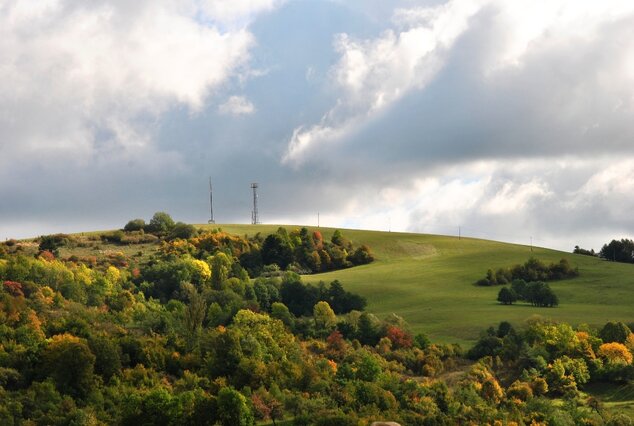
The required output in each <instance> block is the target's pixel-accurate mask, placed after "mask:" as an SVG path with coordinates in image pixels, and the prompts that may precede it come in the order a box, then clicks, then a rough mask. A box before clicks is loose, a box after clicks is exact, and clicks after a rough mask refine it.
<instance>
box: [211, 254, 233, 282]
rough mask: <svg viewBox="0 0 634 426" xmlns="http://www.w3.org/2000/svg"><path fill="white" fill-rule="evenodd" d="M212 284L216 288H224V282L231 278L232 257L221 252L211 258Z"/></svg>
mask: <svg viewBox="0 0 634 426" xmlns="http://www.w3.org/2000/svg"><path fill="white" fill-rule="evenodd" d="M210 263H211V286H212V287H213V288H214V289H216V290H222V288H223V284H224V282H225V281H226V280H227V278H229V271H231V263H232V262H231V259H230V258H229V256H227V255H226V254H224V253H222V252H219V253H216V255H215V256H213V257H212V258H211V262H210Z"/></svg>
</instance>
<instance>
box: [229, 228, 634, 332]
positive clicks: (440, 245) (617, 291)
mask: <svg viewBox="0 0 634 426" xmlns="http://www.w3.org/2000/svg"><path fill="white" fill-rule="evenodd" d="M221 226H222V229H223V230H226V231H228V232H232V233H237V234H253V233H256V232H262V233H263V234H264V233H269V232H273V231H275V229H277V225H257V226H253V225H221ZM288 228H290V227H288ZM314 229H316V228H314ZM320 231H321V232H322V233H323V234H324V237H325V238H327V237H329V236H330V234H331V233H332V231H333V230H332V229H328V228H320ZM344 235H345V236H346V237H347V238H349V239H351V240H352V241H353V242H354V243H355V244H356V243H359V244H367V245H369V246H370V247H371V248H372V250H373V251H374V253H375V255H376V257H377V260H376V261H375V262H374V263H372V264H370V265H365V266H359V267H355V268H351V269H347V270H343V271H336V272H329V273H325V274H318V275H313V276H307V277H304V280H305V281H307V282H318V281H320V280H323V281H326V282H330V281H332V280H334V279H339V280H340V281H341V282H342V283H343V284H344V287H345V288H346V289H348V290H350V291H354V292H357V293H360V294H362V295H363V296H365V297H366V298H367V299H368V310H369V311H371V312H373V313H376V314H378V315H379V316H382V315H386V314H389V313H391V312H394V313H397V314H399V315H401V316H403V317H404V318H405V319H406V320H407V321H408V322H409V323H410V324H411V325H412V327H413V329H414V330H415V331H417V332H418V331H423V332H425V333H427V334H428V335H429V336H430V337H431V338H432V339H433V340H437V341H445V342H459V343H463V344H469V343H470V342H472V341H473V340H474V339H476V338H477V336H478V333H479V332H480V331H482V330H483V329H485V328H486V327H488V326H490V325H495V324H497V323H498V322H500V321H503V320H508V321H511V322H513V323H516V324H519V323H521V322H522V321H524V320H525V319H527V318H529V317H530V316H532V315H541V316H545V317H549V318H553V319H556V320H562V321H567V322H570V323H572V324H579V323H588V324H591V325H602V324H604V323H605V322H606V321H608V320H621V321H632V320H634V317H633V314H634V311H633V310H632V306H634V265H628V264H619V263H612V262H604V261H602V260H599V259H597V258H592V257H588V256H581V255H573V254H571V253H565V252H560V251H555V250H548V249H543V248H534V249H533V252H531V250H530V247H528V246H522V245H516V244H506V243H499V242H494V241H486V240H478V239H472V238H462V239H461V240H458V238H456V237H445V236H437V235H421V234H408V233H396V232H391V233H388V232H376V231H357V230H345V231H344ZM531 255H532V256H535V257H536V258H538V259H540V260H543V261H546V262H550V261H559V260H560V259H561V258H562V257H566V258H568V259H569V260H570V262H571V263H572V264H573V265H575V266H578V267H579V271H580V276H579V277H578V278H575V279H572V280H564V281H556V282H552V283H551V287H552V288H553V289H554V291H555V292H556V293H557V295H558V296H559V299H560V303H561V304H560V306H559V307H557V308H535V307H531V306H526V305H513V306H501V305H499V304H498V303H497V302H496V297H497V292H498V291H499V287H476V286H474V285H472V284H473V282H475V281H476V280H477V279H479V278H482V277H483V276H484V274H485V273H486V270H487V269H488V268H498V267H508V266H511V265H514V264H516V263H523V262H524V261H526V260H527V259H528V257H529V256H531Z"/></svg>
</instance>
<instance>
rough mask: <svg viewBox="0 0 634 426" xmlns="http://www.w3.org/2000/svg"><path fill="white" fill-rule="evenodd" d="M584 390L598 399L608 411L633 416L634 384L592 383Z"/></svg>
mask: <svg viewBox="0 0 634 426" xmlns="http://www.w3.org/2000/svg"><path fill="white" fill-rule="evenodd" d="M584 391H585V392H586V393H587V394H588V395H591V396H594V397H595V398H597V399H599V400H600V401H601V402H602V403H603V407H604V408H605V409H606V410H607V411H608V412H610V413H613V414H616V413H623V414H627V415H628V416H630V417H634V384H622V385H616V384H614V383H594V384H592V385H590V386H587V387H586V388H585V389H584Z"/></svg>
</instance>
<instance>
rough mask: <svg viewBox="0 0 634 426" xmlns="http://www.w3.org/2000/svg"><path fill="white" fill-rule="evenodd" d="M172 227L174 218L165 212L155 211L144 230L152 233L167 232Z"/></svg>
mask: <svg viewBox="0 0 634 426" xmlns="http://www.w3.org/2000/svg"><path fill="white" fill-rule="evenodd" d="M173 227H174V219H172V217H171V216H170V215H169V214H167V213H165V212H156V213H154V216H152V219H151V220H150V223H149V224H148V225H147V227H146V231H148V232H151V233H153V234H167V233H168V232H169V231H171V230H172V228H173Z"/></svg>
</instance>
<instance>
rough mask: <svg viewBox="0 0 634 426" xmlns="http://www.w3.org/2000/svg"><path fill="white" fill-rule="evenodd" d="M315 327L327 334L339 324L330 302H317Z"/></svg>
mask: <svg viewBox="0 0 634 426" xmlns="http://www.w3.org/2000/svg"><path fill="white" fill-rule="evenodd" d="M313 317H314V319H315V327H316V328H317V329H318V330H320V331H323V332H325V333H326V334H327V333H328V332H330V330H332V329H333V328H334V327H335V325H336V324H337V316H336V315H335V312H334V311H333V310H332V309H331V308H330V305H329V304H328V302H324V301H321V302H317V303H316V304H315V306H314V308H313Z"/></svg>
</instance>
